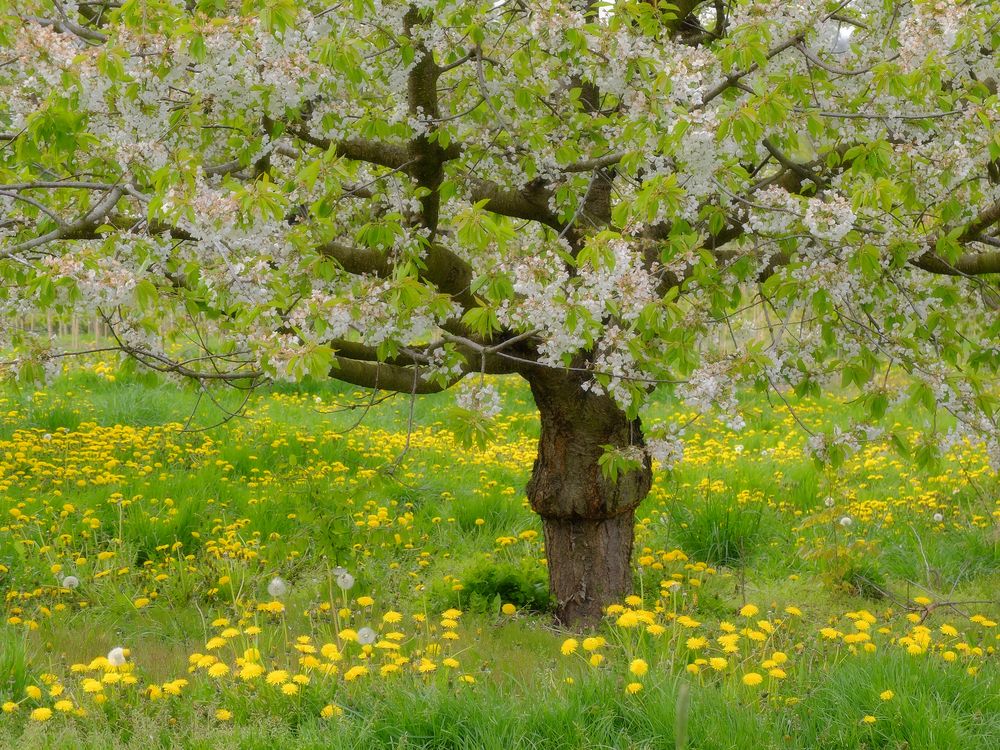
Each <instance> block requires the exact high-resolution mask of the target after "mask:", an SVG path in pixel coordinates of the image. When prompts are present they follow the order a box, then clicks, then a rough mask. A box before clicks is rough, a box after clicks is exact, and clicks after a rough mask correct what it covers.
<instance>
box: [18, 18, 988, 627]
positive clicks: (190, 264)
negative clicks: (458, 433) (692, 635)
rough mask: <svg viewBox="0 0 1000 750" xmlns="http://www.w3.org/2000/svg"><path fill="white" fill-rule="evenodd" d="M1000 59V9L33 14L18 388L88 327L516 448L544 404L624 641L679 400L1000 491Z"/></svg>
mask: <svg viewBox="0 0 1000 750" xmlns="http://www.w3.org/2000/svg"><path fill="white" fill-rule="evenodd" d="M998 49H1000V2H998V0H964V1H952V0H937V1H933V0H912V1H908V0H843V1H842V2H837V1H832V0H820V1H818V2H812V1H811V0H810V1H809V2H806V0H792V1H791V2H789V1H786V0H763V1H761V2H753V1H750V0H704V1H703V0H675V2H674V3H673V4H671V3H666V2H653V1H646V2H639V1H636V0H617V1H616V2H611V1H610V0H609V1H608V2H603V3H601V2H587V1H584V0H539V1H537V2H534V1H532V2H528V1H527V0H478V1H477V0H470V1H468V2H458V1H456V0H412V2H406V1H405V0H342V1H340V2H337V1H335V0H240V2H236V1H235V0H80V1H79V2H73V1H72V0H14V2H10V0H7V2H4V3H3V4H2V5H0V91H2V93H3V96H2V99H0V279H2V286H0V310H2V318H0V319H2V320H3V321H5V323H4V324H3V326H2V329H0V349H3V351H4V352H6V353H7V354H5V355H4V359H5V364H4V370H5V372H6V373H7V375H9V376H11V377H21V378H29V379H31V378H39V377H44V375H45V373H46V371H48V370H51V369H53V364H54V363H55V364H57V363H59V362H60V361H61V357H64V356H66V355H69V354H73V353H74V352H70V351H65V350H60V349H59V348H57V346H56V344H55V343H53V342H49V341H47V340H44V339H39V338H37V337H33V335H32V334H30V333H26V332H24V331H21V330H18V329H17V328H16V327H15V326H13V325H11V323H12V322H13V321H14V320H16V319H18V318H20V317H22V316H25V315H31V314H35V313H37V312H43V313H44V312H46V311H55V312H56V313H59V314H62V313H66V312H68V311H77V312H84V311H85V312H87V313H88V314H91V313H92V314H95V315H99V316H101V317H102V318H103V319H104V320H105V321H106V322H107V324H108V325H109V326H110V329H111V330H112V332H113V336H114V341H115V348H116V349H118V350H120V351H121V352H123V353H124V354H126V355H128V356H129V357H132V358H134V359H135V360H136V361H138V362H139V363H141V364H142V365H144V366H147V367H149V368H152V369H155V370H159V371H162V372H166V373H170V374H172V375H175V376H180V377H184V378H188V379H191V380H193V381H195V382H196V383H197V384H198V385H199V386H200V387H204V388H210V387H212V386H222V385H226V384H228V385H231V386H233V387H237V388H252V387H254V386H256V385H259V384H262V383H265V382H268V381H276V380H298V379H301V378H303V377H306V376H313V377H330V378H335V379H338V380H341V381H345V382H347V383H353V384H355V385H357V386H362V387H364V388H369V389H378V390H384V391H397V392H402V393H410V394H421V393H430V392H435V391H441V390H444V389H446V388H449V387H451V386H456V385H457V386H458V388H459V389H460V392H459V396H458V403H459V404H461V405H462V406H463V407H464V408H465V409H466V410H467V411H468V413H469V418H470V419H472V420H479V421H478V422H474V423H475V424H476V425H478V426H482V424H483V420H488V419H489V418H490V417H491V416H493V415H494V414H495V413H496V412H497V411H498V410H499V408H500V402H499V399H498V397H497V394H496V392H495V391H494V390H493V389H492V386H491V385H489V381H487V380H485V379H483V378H482V377H480V376H481V375H482V374H511V375H517V376H520V377H522V378H524V379H525V380H526V381H527V382H528V384H529V385H530V388H531V392H532V394H533V396H534V400H535V404H536V405H537V408H538V412H539V415H540V421H541V435H540V439H539V443H538V457H537V459H536V461H535V464H534V469H533V472H532V475H531V479H530V482H529V484H528V487H527V494H528V498H529V499H530V502H531V506H532V508H534V510H535V511H536V512H537V513H538V514H539V515H540V516H541V519H542V523H543V527H544V532H545V544H546V554H547V558H548V566H549V573H550V583H551V589H552V592H553V594H554V597H555V599H556V601H557V617H558V618H559V619H560V620H562V621H564V622H576V621H581V620H587V619H593V618H595V617H598V616H600V614H601V612H602V608H603V607H604V606H606V605H607V604H608V603H609V602H611V601H613V600H616V599H618V598H620V597H621V596H623V594H625V593H627V592H628V591H629V589H630V585H631V572H630V556H631V551H632V538H633V526H634V512H635V510H636V508H637V506H638V505H639V504H640V502H641V501H642V500H643V498H644V497H645V496H646V494H647V492H648V490H649V488H650V484H651V480H652V472H653V467H654V461H655V462H656V464H657V465H659V466H660V467H662V468H665V469H668V468H669V467H670V466H671V464H672V463H673V462H674V461H676V460H677V459H679V458H680V456H681V455H682V450H683V435H682V426H681V425H672V424H653V423H648V422H650V420H647V424H643V423H642V422H641V421H640V420H641V417H642V415H643V413H644V407H645V405H646V404H648V403H649V400H650V398H651V397H652V396H653V394H654V393H661V392H666V393H671V394H674V395H675V396H676V397H678V398H681V399H683V400H685V401H686V402H687V403H688V404H689V405H690V406H691V407H692V408H693V409H695V410H697V411H698V412H699V413H708V412H709V411H710V410H713V409H718V410H720V411H721V413H722V414H724V415H725V417H726V419H728V420H729V422H730V423H731V424H732V426H733V427H734V428H739V427H740V426H741V424H742V418H741V416H740V413H739V406H738V401H737V399H736V394H737V391H738V389H739V388H743V387H745V388H754V387H755V388H758V389H762V390H765V389H766V390H769V391H772V392H773V393H774V394H776V397H775V399H774V400H775V403H777V404H779V406H780V407H781V408H792V409H794V405H793V402H794V400H795V399H797V398H799V397H803V396H808V395H811V394H815V393H817V392H818V391H819V389H820V388H822V387H824V386H825V385H827V384H828V383H830V382H831V381H834V382H835V383H836V385H838V387H842V388H844V389H845V390H846V392H847V393H848V394H849V397H851V398H860V399H862V400H863V401H864V402H865V404H866V405H867V406H868V411H869V413H870V415H871V417H872V418H873V421H877V420H878V419H879V418H880V417H881V416H882V415H883V414H884V413H885V411H886V409H887V408H888V407H889V406H890V405H891V404H892V403H894V402H896V401H899V400H902V399H912V400H915V401H917V402H919V403H920V404H922V405H923V406H924V407H926V409H927V410H928V415H929V416H928V425H929V427H928V434H927V436H926V438H924V439H922V440H921V441H920V442H919V443H918V444H916V445H907V444H905V443H904V441H903V440H902V439H901V438H900V437H899V436H895V441H896V444H897V446H898V447H899V448H900V449H901V450H905V451H909V452H911V454H912V455H913V456H914V457H915V459H918V460H921V461H924V460H929V459H930V458H932V457H933V455H934V454H935V452H937V451H940V450H941V448H942V446H943V445H947V443H948V441H950V440H956V439H960V438H962V437H963V436H964V435H967V434H968V435H975V436H977V439H983V440H985V441H986V444H987V446H988V448H989V450H990V451H991V455H992V456H993V459H994V462H995V463H1000V444H998V426H997V416H996V411H995V403H996V395H997V388H996V386H997V369H998V366H1000V343H998V342H1000V322H998V316H997V314H996V309H995V308H996V306H997V299H998V296H997V292H996V291H995V289H996V280H995V277H991V276H989V274H996V273H1000V233H998V232H1000V229H998V226H1000V98H998V96H997V79H998V77H1000V76H998V70H997V68H998V58H997V51H998ZM748 311H755V312H754V314H753V315H749V314H748ZM761 319H763V320H765V321H766V329H767V330H766V331H765V332H764V333H763V335H761V334H760V333H758V332H753V331H750V330H749V327H750V326H751V325H754V321H759V320H761ZM720 336H721V337H723V339H724V340H725V341H726V342H727V344H726V345H725V346H708V345H707V343H706V342H709V341H717V340H719V338H720ZM779 397H780V398H779ZM939 413H949V414H950V415H952V416H951V418H950V420H949V424H954V425H955V427H953V428H949V429H948V430H947V431H944V430H939V429H937V428H936V425H937V424H938V421H937V420H936V419H935V418H934V417H935V416H936V415H937V414H939ZM870 437H871V428H869V427H866V426H864V425H857V426H854V427H848V428H843V429H839V430H838V429H833V428H831V429H829V430H828V431H826V432H822V433H816V434H814V435H812V436H811V437H810V438H809V443H810V446H811V447H812V449H813V450H814V452H815V453H816V455H817V456H818V457H819V458H820V459H822V460H824V461H830V462H833V463H836V462H838V461H840V460H842V459H843V457H844V456H845V455H846V453H847V452H848V451H850V450H851V449H852V448H853V447H856V446H857V445H858V443H859V442H860V441H863V440H865V439H868V438H870Z"/></svg>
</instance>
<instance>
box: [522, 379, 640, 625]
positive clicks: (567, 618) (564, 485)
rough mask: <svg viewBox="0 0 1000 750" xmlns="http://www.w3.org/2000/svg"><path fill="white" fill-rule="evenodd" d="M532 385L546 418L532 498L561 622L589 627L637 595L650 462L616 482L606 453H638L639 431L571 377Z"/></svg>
mask: <svg viewBox="0 0 1000 750" xmlns="http://www.w3.org/2000/svg"><path fill="white" fill-rule="evenodd" d="M540 370H541V368H540ZM527 379H528V382H529V383H530V385H531V392H532V395H533V396H534V398H535V405H536V406H537V407H538V412H539V415H540V418H541V434H540V436H539V439H538V457H537V458H536V459H535V465H534V469H533V470H532V474H531V480H530V481H529V482H528V488H527V492H528V499H529V500H530V502H531V507H532V508H533V509H534V510H535V512H536V513H538V514H539V515H540V516H541V517H542V528H543V529H544V532H545V552H546V558H547V560H548V570H549V587H550V590H551V592H552V595H553V597H554V598H555V602H556V613H555V614H556V620H557V621H558V622H560V623H562V624H564V625H578V624H586V623H592V622H595V621H597V620H599V619H600V618H601V617H602V616H603V614H604V610H605V608H606V607H607V606H608V605H609V604H612V603H614V602H617V601H621V600H622V598H623V597H625V596H626V595H627V594H629V593H630V592H631V590H632V572H631V558H632V539H633V531H634V519H635V509H636V507H637V506H638V505H639V503H641V502H642V500H643V499H644V498H645V497H646V495H647V494H648V492H649V488H650V485H651V484H652V467H651V463H650V460H649V458H648V457H646V458H644V459H643V462H642V466H641V468H639V469H636V470H634V471H629V472H626V473H623V474H619V476H618V478H617V480H615V481H612V480H610V479H608V478H606V477H605V476H604V475H603V473H602V472H601V467H600V465H599V463H598V460H599V459H600V458H601V456H602V455H603V454H604V446H605V445H613V446H615V447H622V448H623V447H627V446H640V447H641V446H642V445H643V439H642V429H641V425H640V423H639V420H638V419H634V420H630V419H629V418H628V417H627V416H626V414H625V412H624V411H622V410H621V408H619V407H618V405H617V404H616V403H615V402H614V401H613V400H612V399H611V398H609V397H607V396H603V395H597V394H594V393H590V392H588V391H584V390H583V387H582V383H583V380H582V378H580V377H579V376H577V375H576V374H574V373H566V372H561V371H554V370H541V371H540V372H537V373H532V374H531V375H529V376H527Z"/></svg>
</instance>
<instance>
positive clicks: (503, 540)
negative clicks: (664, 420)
mask: <svg viewBox="0 0 1000 750" xmlns="http://www.w3.org/2000/svg"><path fill="white" fill-rule="evenodd" d="M498 383H499V384H500V386H501V390H502V392H503V393H504V397H505V401H506V406H507V408H506V410H505V412H504V416H502V417H501V420H500V422H499V424H498V425H497V435H498V439H497V440H496V441H494V442H493V443H492V444H490V445H489V446H488V447H486V448H485V449H482V450H479V449H475V448H467V447H465V446H463V445H462V444H461V443H460V442H458V441H457V440H456V439H455V438H454V436H453V435H452V433H451V432H450V431H449V430H448V425H449V424H451V423H452V421H451V419H450V417H449V410H450V409H451V408H453V407H452V397H451V396H450V395H447V394H444V395H441V396H428V397H422V398H420V399H419V400H417V401H416V402H415V403H413V404H412V405H411V403H410V401H409V400H408V399H407V398H405V397H396V398H393V399H389V400H385V401H378V400H376V402H374V403H372V402H371V401H370V399H369V398H368V397H366V396H364V395H363V394H360V393H354V392H352V391H351V390H350V389H345V388H344V387H343V386H337V385H333V384H322V385H314V386H309V385H306V386H304V387H302V388H299V389H296V390H291V389H282V388H275V389H272V390H270V391H268V392H259V393H256V394H253V395H252V396H251V398H250V401H249V403H248V406H247V409H246V412H245V416H242V417H237V418H233V419H229V420H228V421H225V423H223V424H220V425H216V426H214V427H212V425H215V423H217V422H218V421H219V420H221V419H225V418H226V414H225V412H224V411H222V410H220V409H219V408H217V407H216V406H214V405H212V403H211V401H210V399H209V398H208V397H206V396H203V397H202V399H201V403H200V408H199V409H198V411H197V413H196V414H195V416H194V417H193V418H190V417H191V411H192V407H193V405H194V403H195V401H196V399H197V394H196V393H194V392H192V391H187V390H180V389H179V387H178V386H176V385H174V384H172V383H169V382H165V381H162V380H158V379H155V378H152V377H149V376H139V375H135V374H129V373H126V372H121V371H118V370H117V369H116V368H115V367H114V366H111V365H109V364H108V363H103V362H99V361H94V362H90V363H88V364H87V365H86V366H85V367H81V368H79V369H77V370H74V371H73V372H72V373H69V374H67V375H64V376H63V377H62V378H60V379H59V380H58V381H57V382H56V383H55V384H54V385H53V386H52V387H49V388H47V389H45V390H44V391H39V392H36V393H30V392H19V391H13V390H8V391H5V392H4V393H3V394H2V395H0V414H2V415H3V422H2V425H0V492H2V495H0V512H2V520H0V524H3V525H0V566H2V567H0V589H2V592H3V594H4V601H5V609H6V611H5V617H4V624H3V625H2V626H0V703H3V704H4V707H3V710H4V712H3V713H2V714H0V746H3V747H8V746H9V747H30V748H36V747H53V748H55V747H59V748H63V747H93V748H106V747H144V748H147V747H163V748H172V747H200V748H225V747H260V748H267V747H275V746H282V745H285V746H289V747H292V746H294V747H357V748H366V747H379V746H385V747H400V748H402V747H434V748H494V747H495V748H515V747H530V748H541V747H566V748H570V747H591V748H598V747H601V748H607V747H648V748H659V747H665V746H670V747H673V746H674V745H675V743H677V744H678V746H681V743H684V742H685V740H686V746H687V747H690V748H743V747H746V748H771V747H775V748H776V747H791V748H819V747H822V748H858V747H866V748H943V747H948V748H951V749H953V750H955V749H957V748H977V750H982V749H984V748H992V747H998V746H1000V675H998V670H997V663H996V647H997V646H998V635H997V634H998V627H997V620H1000V604H998V602H997V596H998V594H997V592H998V590H1000V532H998V528H1000V526H998V524H1000V488H998V481H997V477H996V475H995V474H993V473H992V472H991V471H990V470H989V469H988V467H987V465H986V461H985V456H984V455H983V454H982V452H981V451H980V450H979V449H978V448H977V447H976V446H974V445H969V444H965V443H960V444H958V445H956V446H955V448H954V450H953V451H952V452H951V454H950V455H949V456H948V458H947V460H946V461H945V462H944V463H942V464H941V465H940V466H937V467H935V468H934V469H933V470H928V471H917V470H916V469H914V468H912V467H911V466H910V463H909V462H908V461H906V460H904V459H903V458H901V457H900V456H899V455H897V454H896V453H895V452H893V450H892V449H891V448H890V447H889V446H888V445H887V444H886V443H885V442H881V441H876V442H873V443H872V444H870V445H868V446H866V447H865V448H863V449H862V450H861V451H860V452H859V453H858V454H856V455H855V456H853V457H852V458H851V459H850V460H849V461H848V462H847V464H846V465H845V466H844V467H841V468H840V469H838V470H836V471H833V470H829V469H826V470H824V469H822V468H819V467H817V466H816V465H815V464H814V463H813V462H812V461H811V459H810V458H809V457H808V456H807V455H806V454H805V453H804V444H805V438H806V434H805V433H804V431H803V430H802V429H801V428H800V427H798V426H797V425H796V424H795V421H794V420H793V419H792V417H791V416H790V415H789V414H788V413H787V411H785V410H784V408H783V407H782V405H781V404H780V402H778V403H776V404H770V403H768V399H767V398H766V397H764V396H760V395H751V394H747V395H746V396H745V399H744V402H745V407H746V413H747V417H748V420H747V421H748V426H747V428H746V429H745V430H743V431H742V432H740V433H733V432H731V431H730V430H728V429H727V428H726V427H724V425H723V424H722V422H720V421H718V420H716V419H715V418H714V417H712V416H711V415H705V416H702V417H701V418H699V419H697V420H694V417H695V415H694V414H686V413H685V411H684V409H683V407H682V406H680V405H677V404H674V403H672V402H671V401H670V400H669V399H667V398H664V399H663V400H662V401H661V402H660V404H659V406H658V407H657V411H658V413H659V414H658V416H660V417H664V416H667V415H674V416H675V417H677V418H679V419H680V420H682V421H688V420H689V419H691V420H693V421H692V422H691V424H690V425H689V427H688V428H687V431H686V440H687V445H686V451H685V458H684V461H683V462H682V463H681V464H679V465H678V467H677V468H676V470H675V471H674V472H672V473H671V474H666V473H664V472H658V474H657V479H656V484H655V486H654V489H653V491H652V493H651V495H650V497H649V498H648V499H647V501H646V502H645V503H644V504H643V506H642V507H641V508H640V512H639V515H638V519H639V520H638V524H637V546H636V550H635V556H634V559H635V562H636V565H637V571H636V596H637V597H638V598H633V599H630V600H629V601H627V602H623V603H622V605H621V606H620V607H616V608H614V609H613V610H612V611H611V613H610V614H609V616H608V618H607V622H606V623H605V624H604V625H603V626H602V627H600V628H598V629H596V630H594V631H593V632H585V633H567V632H562V631H559V630H557V629H555V628H553V627H552V626H551V624H550V618H549V616H548V615H547V614H546V612H545V609H546V607H547V606H548V601H547V592H546V587H545V569H544V549H543V544H542V539H541V535H540V525H539V523H538V521H537V518H536V517H535V516H534V515H533V514H532V513H531V512H530V511H529V510H528V509H527V506H526V499H525V496H524V489H523V488H524V485H525V482H526V480H527V477H528V474H529V472H530V469H531V462H532V460H533V456H534V443H535V439H536V435H537V421H536V418H535V414H534V410H533V406H532V404H531V402H530V394H529V393H528V391H527V389H526V388H524V387H522V386H521V384H520V383H518V382H517V381H516V380H501V381H498ZM223 398H224V404H225V406H226V407H227V408H230V409H231V408H234V407H235V406H237V405H238V404H239V398H238V394H229V395H227V396H224V397H223ZM852 409H853V407H852V406H850V405H843V404H839V403H838V402H837V401H836V399H835V398H833V397H832V396H831V397H827V398H824V399H822V400H820V401H816V402H810V403H808V404H805V405H803V406H801V407H800V408H799V409H798V410H797V412H796V413H797V416H798V417H799V419H801V420H802V421H803V422H804V423H805V424H806V425H807V426H818V425H822V424H828V423H829V422H830V421H835V422H838V423H847V421H849V420H850V418H851V416H852ZM362 416H363V417H364V420H363V421H361V423H360V424H357V422H358V421H359V419H360V418H361V417H362ZM894 422H895V424H896V428H897V429H899V430H901V431H903V432H904V433H905V432H907V431H915V429H916V428H917V427H922V425H916V424H914V423H913V418H912V417H911V416H910V414H909V413H908V412H907V411H906V409H905V407H903V406H901V407H899V408H897V409H896V410H895V411H892V412H890V415H889V417H887V423H888V424H889V425H890V426H891V425H892V424H893V423H894ZM185 427H186V428H187V429H186V430H185V429H184V428H185ZM207 427H212V429H202V428H207ZM338 567H342V568H344V569H346V570H347V571H348V572H349V573H350V574H351V575H352V576H353V578H354V584H353V586H352V587H351V588H349V589H342V588H341V587H340V586H339V585H338V582H337V574H336V570H335V569H336V568H338ZM68 575H71V576H74V577H76V578H77V579H78V580H79V582H80V585H79V587H78V588H67V587H65V586H63V585H62V584H63V583H64V579H65V577H66V576H68ZM276 576H280V577H281V578H282V579H283V581H285V582H286V584H287V591H286V592H282V593H281V594H280V596H278V597H273V596H271V595H269V593H268V590H267V589H268V584H269V582H270V581H272V579H273V578H274V577H276ZM342 582H343V581H342ZM366 627H368V628H371V629H372V630H373V631H374V633H373V636H374V639H375V640H374V642H373V643H371V644H365V643H363V642H359V640H360V641H365V640H367V638H366V634H365V633H362V634H361V637H360V638H359V637H358V633H359V631H361V630H362V628H366ZM116 646H121V647H124V648H127V649H128V650H129V656H128V660H127V663H126V664H125V665H124V666H118V667H115V666H112V665H111V664H109V663H108V661H107V659H106V658H104V657H106V655H107V654H108V652H109V650H110V649H112V648H113V647H116ZM595 655H596V656H595ZM723 661H724V663H723ZM219 665H223V666H219ZM223 669H225V671H223ZM749 675H753V676H749ZM755 676H756V677H755ZM757 677H759V681H758V680H757ZM293 686H294V687H293ZM886 691H889V693H891V695H889V693H887V692H886ZM47 710H48V712H50V713H51V715H47Z"/></svg>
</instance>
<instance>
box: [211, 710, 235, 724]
mask: <svg viewBox="0 0 1000 750" xmlns="http://www.w3.org/2000/svg"><path fill="white" fill-rule="evenodd" d="M215 718H216V719H218V720H219V721H229V720H230V719H232V718H233V712H232V711H229V710H228V709H225V708H217V709H215Z"/></svg>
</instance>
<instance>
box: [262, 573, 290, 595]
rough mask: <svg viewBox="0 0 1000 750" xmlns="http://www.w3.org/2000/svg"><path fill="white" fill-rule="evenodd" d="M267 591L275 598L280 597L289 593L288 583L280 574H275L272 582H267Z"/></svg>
mask: <svg viewBox="0 0 1000 750" xmlns="http://www.w3.org/2000/svg"><path fill="white" fill-rule="evenodd" d="M267 593H269V594H270V595H271V596H273V597H274V598H275V599H280V598H281V597H283V596H284V595H285V594H287V593H288V584H287V583H285V580H284V579H283V578H281V577H280V576H275V577H274V578H272V579H271V582H270V583H269V584H267Z"/></svg>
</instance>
